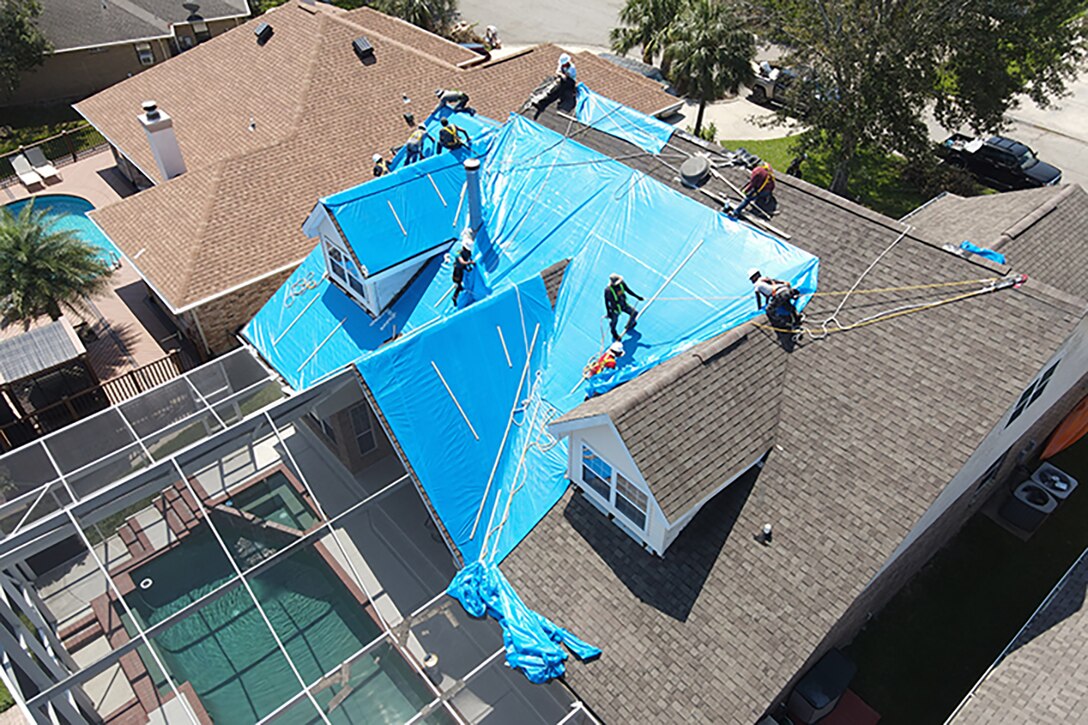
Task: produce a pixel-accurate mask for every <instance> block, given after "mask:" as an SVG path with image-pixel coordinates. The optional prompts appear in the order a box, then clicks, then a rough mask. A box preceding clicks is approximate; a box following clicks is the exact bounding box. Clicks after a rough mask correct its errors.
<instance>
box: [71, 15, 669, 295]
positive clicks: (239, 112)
mask: <svg viewBox="0 0 1088 725" xmlns="http://www.w3.org/2000/svg"><path fill="white" fill-rule="evenodd" d="M261 20H262V21H264V22H267V23H269V24H270V25H271V26H272V28H273V30H274V35H273V36H272V38H271V40H269V41H268V43H266V44H265V45H264V46H263V47H262V46H258V45H257V43H256V40H255V38H254V36H253V33H252V25H246V26H242V27H239V28H236V29H234V30H231V31H229V32H227V33H223V34H222V35H220V36H217V37H215V38H212V39H211V40H209V41H208V42H206V43H202V44H201V45H199V46H197V47H196V48H193V49H192V50H189V51H187V52H186V53H184V54H182V55H180V56H178V57H176V58H172V59H171V60H170V61H169V62H168V63H162V64H160V65H157V66H155V67H153V68H149V69H148V70H146V71H144V72H143V73H140V74H138V75H136V76H134V77H132V78H129V79H127V80H125V81H123V82H121V83H119V84H117V85H115V86H112V87H111V88H108V89H106V90H104V91H102V92H101V93H98V94H96V95H94V96H92V97H91V98H89V99H86V100H84V101H81V102H80V103H79V104H77V106H76V108H77V110H79V112H80V113H81V114H83V115H84V116H85V117H86V118H87V119H88V120H89V121H91V123H93V124H94V125H95V127H96V128H98V129H99V130H100V131H101V132H102V133H103V135H104V136H106V138H108V139H109V140H110V141H111V143H113V144H114V145H115V146H117V147H118V148H120V149H121V150H122V151H123V152H124V153H125V155H127V156H128V157H129V158H130V159H132V161H133V162H134V163H135V164H136V165H137V166H139V167H140V168H141V169H142V170H143V171H144V172H145V173H147V174H148V175H149V176H151V178H152V179H156V178H157V170H156V168H155V163H154V160H153V159H152V156H151V151H150V148H149V147H148V144H147V140H146V138H145V137H144V133H143V130H142V129H141V127H140V125H139V124H138V123H137V121H136V115H137V114H138V113H139V112H140V104H141V103H142V102H143V101H146V100H148V99H153V100H155V101H157V102H158V103H159V107H160V108H162V109H163V110H165V111H166V112H167V113H169V114H170V115H171V116H172V117H173V119H174V127H175V130H176V133H177V137H178V143H179V144H180V146H181V151H182V155H183V157H184V159H185V162H186V166H187V168H188V171H187V172H186V173H185V174H182V175H181V176H179V177H176V178H174V179H171V180H169V181H168V182H166V183H162V184H159V185H158V186H157V187H155V188H153V189H149V190H147V191H144V192H141V193H139V194H136V195H134V196H131V197H128V198H126V199H123V200H121V201H118V202H116V203H114V204H112V205H110V206H108V207H104V208H102V209H100V210H98V211H96V212H94V214H93V215H92V216H93V217H94V219H95V221H96V222H98V223H99V225H101V226H102V228H103V229H104V230H105V232H106V233H107V234H108V235H109V236H110V238H111V239H113V241H114V242H115V243H116V244H117V246H119V247H120V248H121V249H122V251H124V252H125V253H126V254H127V255H128V256H129V258H130V259H131V258H132V257H133V256H135V255H136V254H137V253H139V255H140V256H139V258H138V259H137V260H135V263H136V265H137V267H138V268H139V269H140V271H141V272H142V273H143V275H144V276H145V277H146V278H148V279H149V281H151V283H152V284H153V285H154V286H155V288H156V289H157V290H158V291H159V293H160V294H161V295H162V296H164V297H165V298H166V299H167V301H168V302H169V303H170V304H171V305H173V306H174V307H175V309H179V310H180V309H184V308H185V307H187V306H189V305H192V304H195V303H198V302H200V301H202V300H205V299H207V298H210V297H214V296H216V295H219V294H222V293H223V292H225V291H227V290H230V289H232V288H236V287H239V286H243V285H245V284H247V283H249V282H251V281H254V280H257V279H259V278H261V277H263V276H267V275H270V274H273V273H275V272H277V271H279V270H282V269H287V268H290V267H292V266H294V265H297V264H298V263H299V262H300V261H301V260H302V259H303V258H304V257H305V256H306V254H307V253H308V252H309V251H310V250H311V249H312V248H313V240H311V239H308V238H307V237H306V236H305V235H303V233H302V230H301V225H302V222H303V221H304V220H305V218H306V216H307V215H308V214H309V212H310V210H311V209H312V208H313V205H314V203H315V202H316V200H317V199H318V198H320V197H322V196H327V195H329V194H332V193H335V192H337V191H340V190H342V189H346V188H348V187H351V186H355V185H357V184H360V183H362V182H363V181H366V180H367V179H368V178H370V176H371V164H370V156H371V154H373V153H374V152H375V151H378V152H386V151H387V150H388V149H389V148H390V147H392V146H399V145H400V144H402V143H403V142H404V139H405V138H406V137H407V131H406V127H405V123H404V120H403V118H402V117H401V115H402V114H403V113H404V112H405V111H406V110H411V111H413V112H414V113H415V115H416V117H417V118H420V119H422V118H423V117H425V116H426V115H427V114H428V113H430V111H431V109H432V108H433V103H434V90H435V89H436V88H439V87H449V88H454V87H456V88H460V89H462V90H464V91H466V92H468V93H469V94H470V95H471V97H472V105H473V106H474V107H475V108H476V109H478V110H479V112H480V113H482V114H485V115H487V116H489V117H491V118H495V119H498V120H503V119H505V118H506V116H507V115H508V114H509V113H510V112H512V111H515V110H517V109H519V108H520V107H521V105H522V104H523V103H524V101H525V99H526V97H527V96H528V94H529V91H530V90H531V89H532V88H534V87H535V86H536V85H537V84H538V83H539V82H540V79H541V78H544V77H546V76H547V75H549V74H551V73H553V72H554V70H555V59H556V57H558V55H559V53H560V52H561V50H560V49H559V48H556V47H554V46H540V47H538V48H534V49H531V50H529V51H526V52H524V53H521V54H517V55H515V56H512V57H510V58H508V59H503V60H499V61H495V62H492V63H489V64H486V65H484V66H482V67H476V68H471V69H461V68H459V67H458V64H459V63H464V62H465V61H469V60H472V59H474V58H476V57H477V56H475V55H474V54H473V53H472V52H471V51H468V50H466V49H464V48H461V47H460V46H458V45H456V44H454V43H451V42H449V41H446V40H443V39H441V38H439V37H437V36H434V35H431V34H429V33H426V32H425V31H423V30H420V29H419V28H417V27H415V26H412V25H409V24H408V23H405V22H403V21H400V20H397V19H394V18H389V17H387V16H385V15H382V14H380V13H377V12H375V11H373V10H370V9H368V8H361V9H359V10H353V11H350V12H343V11H338V10H336V9H335V8H330V7H327V6H323V5H319V6H317V7H312V6H300V5H296V4H294V3H291V4H288V5H285V6H282V7H280V8H278V9H276V10H274V11H271V12H269V13H266V14H265V15H263V16H261ZM252 22H254V21H250V23H252ZM361 35H365V36H366V37H367V38H368V39H369V40H370V42H371V44H372V45H373V46H374V49H375V54H374V57H375V63H374V64H373V65H363V64H361V63H360V62H359V60H358V59H357V58H356V57H355V54H354V53H353V51H352V49H351V41H352V40H354V39H355V38H357V37H359V36H361ZM575 58H576V61H577V63H578V66H579V78H582V79H584V80H585V81H586V82H587V83H589V84H590V85H591V86H593V87H594V88H596V89H597V90H599V91H600V92H602V93H604V94H606V95H609V96H610V97H612V98H615V99H616V100H618V101H620V102H622V103H625V104H628V105H631V106H632V107H634V108H637V109H639V110H642V111H645V112H654V111H657V110H659V109H661V108H664V107H666V106H668V105H670V104H671V103H673V102H674V100H675V99H673V97H672V96H669V95H667V94H665V93H664V92H662V91H661V89H660V88H659V87H658V86H657V85H656V84H655V83H654V82H653V81H650V80H648V79H646V78H642V77H641V76H637V75H635V74H633V73H630V72H627V71H624V70H622V69H619V68H616V67H614V66H612V65H611V64H610V63H608V62H606V61H603V60H600V59H599V58H596V57H595V56H592V55H589V54H578V55H576V56H575ZM402 96H407V97H408V98H410V99H412V103H411V104H409V105H406V104H405V103H404V102H403V101H402ZM251 122H252V123H253V124H255V125H254V126H253V130H250V129H251Z"/></svg>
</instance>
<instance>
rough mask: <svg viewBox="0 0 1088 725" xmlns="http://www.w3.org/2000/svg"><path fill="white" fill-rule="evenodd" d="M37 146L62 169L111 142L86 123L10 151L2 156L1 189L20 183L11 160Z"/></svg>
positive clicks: (0, 165) (0, 166)
mask: <svg viewBox="0 0 1088 725" xmlns="http://www.w3.org/2000/svg"><path fill="white" fill-rule="evenodd" d="M35 146H37V147H39V148H40V149H41V150H42V153H43V154H45V158H47V159H49V161H50V163H52V164H53V165H54V166H57V167H60V166H66V165H68V164H71V163H75V162H76V161H79V160H80V159H81V158H83V157H85V156H89V155H90V154H93V153H95V152H97V151H100V150H102V149H104V148H106V147H107V146H109V142H107V141H106V139H105V138H104V137H103V136H102V134H100V133H99V132H98V131H97V130H96V129H95V128H94V126H92V125H90V124H89V123H85V124H83V125H81V126H77V127H75V128H69V129H65V130H64V131H61V132H60V133H58V134H56V135H54V136H50V137H49V138H44V139H42V140H41V141H35V142H34V143H32V144H30V145H29V146H20V147H19V148H17V149H15V150H14V151H8V152H7V153H5V154H2V155H0V187H4V186H9V185H11V184H17V183H19V177H18V176H16V175H15V169H14V167H12V165H11V160H12V159H13V158H14V157H15V156H16V155H18V154H21V153H23V152H24V151H25V150H26V149H28V148H34V147H35Z"/></svg>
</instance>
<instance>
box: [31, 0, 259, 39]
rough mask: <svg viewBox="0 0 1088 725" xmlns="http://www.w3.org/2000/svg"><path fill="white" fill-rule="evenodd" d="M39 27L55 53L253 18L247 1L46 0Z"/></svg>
mask: <svg viewBox="0 0 1088 725" xmlns="http://www.w3.org/2000/svg"><path fill="white" fill-rule="evenodd" d="M41 4H42V14H41V15H40V16H39V17H38V20H37V25H38V28H39V29H40V30H41V31H42V34H43V35H44V36H45V37H46V38H47V39H48V40H49V41H50V42H51V43H52V44H53V47H54V49H55V50H65V49H68V48H82V47H85V46H94V45H105V44H107V43H119V42H123V41H126V40H140V39H144V38H160V37H164V36H167V35H170V34H171V27H170V26H171V25H173V24H175V23H188V22H192V21H194V20H201V19H202V20H212V19H215V18H226V17H236V16H245V15H248V14H249V8H248V6H247V4H246V0H200V2H199V3H191V2H183V1H182V0H123V1H119V0H41Z"/></svg>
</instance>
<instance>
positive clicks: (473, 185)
mask: <svg viewBox="0 0 1088 725" xmlns="http://www.w3.org/2000/svg"><path fill="white" fill-rule="evenodd" d="M465 184H466V185H467V187H468V225H469V227H471V228H472V231H474V232H476V231H479V229H480V227H481V226H483V223H484V214H483V210H482V209H481V208H480V160H479V159H468V160H466V161H465Z"/></svg>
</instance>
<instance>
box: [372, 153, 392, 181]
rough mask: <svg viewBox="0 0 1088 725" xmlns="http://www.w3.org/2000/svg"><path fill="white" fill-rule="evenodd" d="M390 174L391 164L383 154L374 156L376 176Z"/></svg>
mask: <svg viewBox="0 0 1088 725" xmlns="http://www.w3.org/2000/svg"><path fill="white" fill-rule="evenodd" d="M388 173H389V164H387V163H386V162H385V159H383V158H382V155H381V154H374V176H375V177H378V176H385V175H386V174H388Z"/></svg>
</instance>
